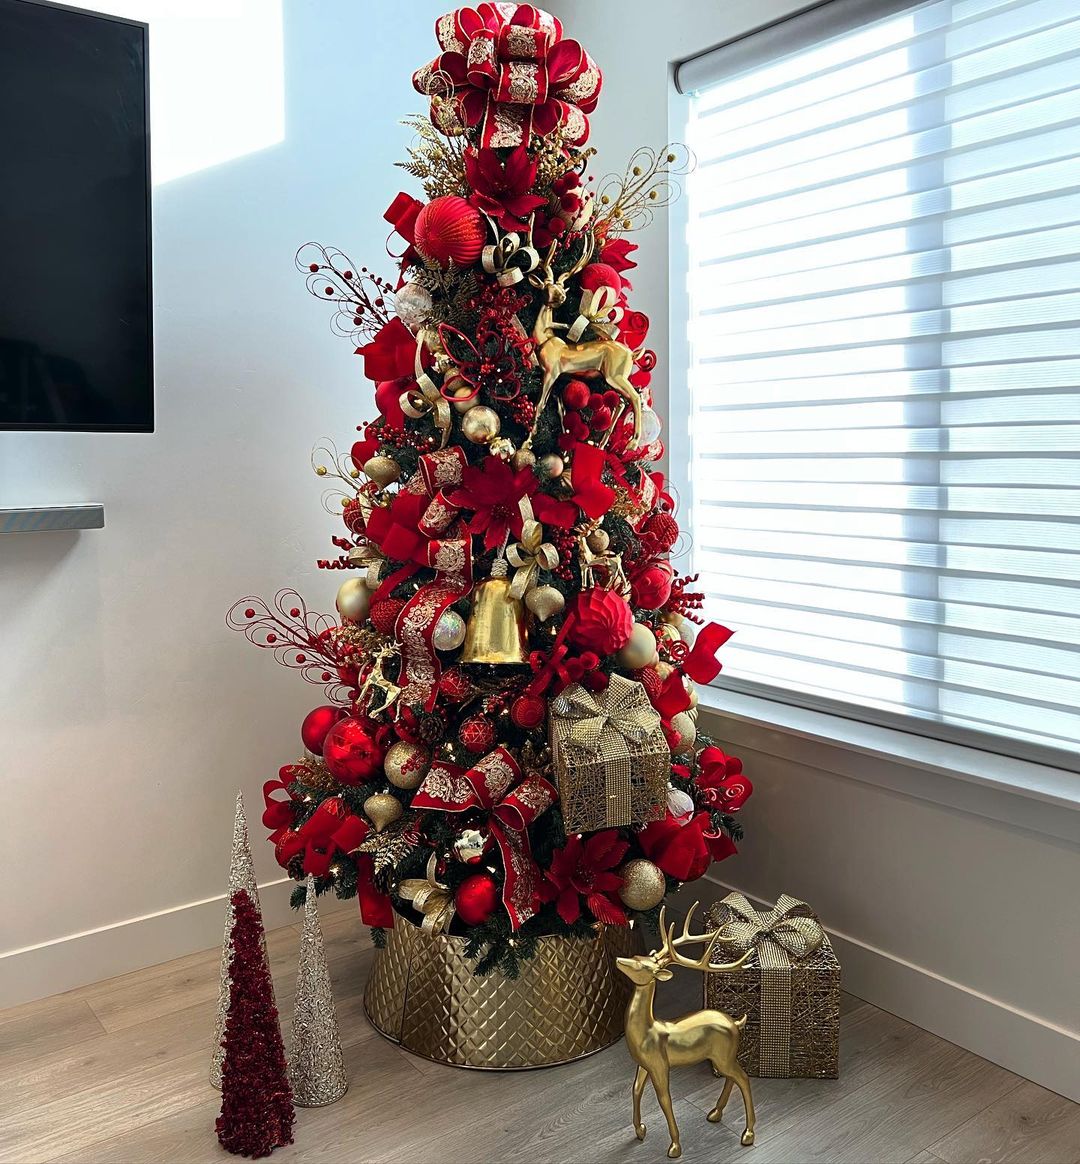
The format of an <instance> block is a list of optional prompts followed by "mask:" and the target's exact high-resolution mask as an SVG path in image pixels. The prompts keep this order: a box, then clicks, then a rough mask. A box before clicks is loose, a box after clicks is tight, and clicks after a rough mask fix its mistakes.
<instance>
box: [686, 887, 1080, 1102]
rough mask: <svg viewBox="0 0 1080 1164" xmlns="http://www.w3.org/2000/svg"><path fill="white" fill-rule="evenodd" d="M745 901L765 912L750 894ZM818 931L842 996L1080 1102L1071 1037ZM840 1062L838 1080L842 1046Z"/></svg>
mask: <svg viewBox="0 0 1080 1164" xmlns="http://www.w3.org/2000/svg"><path fill="white" fill-rule="evenodd" d="M704 880H707V881H711V882H712V883H713V884H714V885H716V886H717V887H718V888H719V889H721V890H723V892H724V893H729V892H731V891H732V890H733V889H736V890H738V892H740V893H746V891H745V890H743V889H740V888H739V887H738V886H734V885H728V884H727V883H726V882H723V881H720V880H719V879H718V878H717V877H715V876H710V875H709V874H706V875H705V878H704ZM684 892H685V890H684ZM746 896H747V897H749V898H751V900H754V901H758V902H759V903H760V904H762V905H765V904H767V903H764V902H760V899H755V898H753V897H752V895H751V894H749V893H747V894H746ZM825 928H826V930H828V934H829V938H830V939H831V940H832V943H833V947H834V948H835V950H836V956H837V957H838V958H839V959H840V965H841V967H842V970H843V985H844V989H845V990H846V991H847V992H848V993H849V994H854V995H855V996H856V997H857V998H862V999H864V1000H865V1001H866V1002H871V1003H873V1004H874V1006H878V1007H881V1009H882V1010H887V1011H889V1012H890V1013H891V1014H895V1015H899V1016H900V1017H901V1018H903V1019H907V1020H908V1022H912V1023H915V1024H916V1025H917V1026H920V1027H922V1028H923V1029H924V1030H928V1031H931V1032H932V1033H933V1034H935V1035H940V1036H941V1038H943V1039H948V1040H949V1042H950V1043H956V1044H957V1045H958V1046H960V1047H965V1048H966V1049H967V1050H969V1051H973V1052H974V1053H975V1054H976V1055H981V1056H982V1057H983V1058H984V1059H989V1060H990V1061H991V1062H992V1063H997V1064H999V1065H1000V1066H1002V1067H1004V1068H1006V1070H1008V1071H1014V1072H1015V1073H1016V1074H1017V1075H1021V1076H1023V1077H1024V1078H1025V1079H1031V1080H1033V1081H1034V1082H1035V1083H1038V1084H1040V1085H1042V1086H1043V1087H1048V1088H1050V1090H1051V1091H1056V1092H1058V1094H1060V1095H1064V1096H1067V1097H1068V1098H1069V1099H1072V1100H1076V1101H1078V1102H1080V1036H1078V1035H1077V1034H1076V1032H1074V1031H1070V1030H1068V1029H1066V1028H1065V1027H1060V1026H1057V1025H1056V1024H1054V1023H1051V1022H1047V1020H1046V1019H1043V1018H1040V1017H1039V1016H1038V1015H1034V1014H1029V1013H1027V1012H1025V1011H1022V1010H1018V1009H1016V1008H1015V1007H1013V1006H1010V1005H1009V1004H1008V1003H1006V1002H1002V1001H1001V1000H1000V999H997V998H991V997H990V996H988V995H986V994H980V993H979V991H977V990H973V989H971V987H968V986H964V985H963V983H961V982H953V981H952V980H951V979H948V978H943V977H942V976H941V975H939V974H935V973H934V972H933V971H932V970H928V969H927V968H926V967H924V966H916V965H915V964H913V963H911V962H907V961H905V960H904V959H902V958H898V957H897V956H896V955H894V954H890V953H889V952H888V951H887V950H880V949H878V948H877V947H875V946H871V945H869V944H867V943H866V942H862V941H860V940H859V939H858V938H855V937H852V936H851V935H850V934H843V933H839V932H838V931H837V930H833V929H830V928H829V927H828V926H826V927H825ZM840 1054H841V1075H842V1074H843V1046H842V1045H841V1048H840Z"/></svg>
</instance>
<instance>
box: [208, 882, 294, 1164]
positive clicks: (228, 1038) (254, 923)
mask: <svg viewBox="0 0 1080 1164" xmlns="http://www.w3.org/2000/svg"><path fill="white" fill-rule="evenodd" d="M232 906H233V913H234V917H235V918H236V920H235V922H234V923H233V928H232V934H231V936H230V939H229V940H230V942H231V943H232V962H231V963H230V966H229V1012H228V1016H227V1017H226V1019H225V1038H224V1045H225V1059H224V1063H223V1064H222V1070H221V1115H219V1116H218V1119H217V1125H216V1126H217V1137H218V1141H219V1142H220V1143H221V1146H222V1147H223V1148H224V1149H225V1150H226V1151H228V1152H232V1153H233V1155H235V1156H250V1157H252V1158H257V1157H259V1156H269V1155H270V1153H271V1152H272V1151H273V1150H274V1149H275V1148H280V1147H282V1146H283V1145H284V1144H291V1143H292V1141H293V1135H292V1130H293V1118H294V1111H293V1101H292V1087H291V1085H290V1083H289V1075H288V1071H287V1069H286V1065H285V1048H284V1045H283V1044H282V1041H281V1027H280V1024H279V1022H278V1012H277V1007H276V1006H275V1005H274V988H273V985H272V983H271V981H270V968H269V966H268V965H267V961H266V948H265V945H264V942H263V925H262V918H261V917H260V916H259V910H258V907H257V906H256V905H255V903H254V902H253V901H252V900H251V897H250V896H249V895H248V893H247V892H246V891H245V890H243V889H241V890H239V891H238V892H236V893H234V894H233V896H232Z"/></svg>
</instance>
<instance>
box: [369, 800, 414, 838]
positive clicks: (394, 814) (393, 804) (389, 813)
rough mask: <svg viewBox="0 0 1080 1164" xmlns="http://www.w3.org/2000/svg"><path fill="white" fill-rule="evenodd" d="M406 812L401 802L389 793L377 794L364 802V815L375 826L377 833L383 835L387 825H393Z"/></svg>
mask: <svg viewBox="0 0 1080 1164" xmlns="http://www.w3.org/2000/svg"><path fill="white" fill-rule="evenodd" d="M403 811H404V810H403V809H402V807H401V801H400V800H398V798H397V797H396V796H391V795H390V793H389V792H376V793H375V795H374V796H369V797H368V798H367V800H365V801H364V815H365V816H366V817H367V818H368V820H369V821H371V823H372V824H373V825H374V826H375V831H376V832H377V833H381V832H382V831H383V829H384V828H386V826H387V825H391V824H393V823H394V821H396V820H397V819H398V817H400V816H401V814H402V812H403Z"/></svg>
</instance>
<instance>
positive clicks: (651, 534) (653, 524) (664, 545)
mask: <svg viewBox="0 0 1080 1164" xmlns="http://www.w3.org/2000/svg"><path fill="white" fill-rule="evenodd" d="M641 532H642V533H643V534H644V535H645V536H646V537H647V538H648V539H649V541H650V542H651V543H652V544H653V546H655V547H656V549H657V550H658V551H659V552H660V553H667V551H668V550H670V549H671V547H672V546H673V545H674V544H675V543H676V542H677V541H678V540H679V523H678V522H677V521H676V520H675V519H674V518H673V517H672V516H671V514H670V513H654V514H652V515H651V516H650V517H647V518H646V519H645V521H644V522H643V523H642V526H641Z"/></svg>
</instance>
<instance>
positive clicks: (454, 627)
mask: <svg viewBox="0 0 1080 1164" xmlns="http://www.w3.org/2000/svg"><path fill="white" fill-rule="evenodd" d="M464 641H465V620H464V619H463V618H462V617H461V615H460V614H458V612H457V611H456V610H444V611H443V612H442V614H440V615H439V621H438V622H437V623H436V624H435V631H434V633H433V634H432V636H431V642H432V645H433V646H434V647H435V650H437V651H456V650H457V649H458V647H460V646H461V644H462V643H463V642H464Z"/></svg>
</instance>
